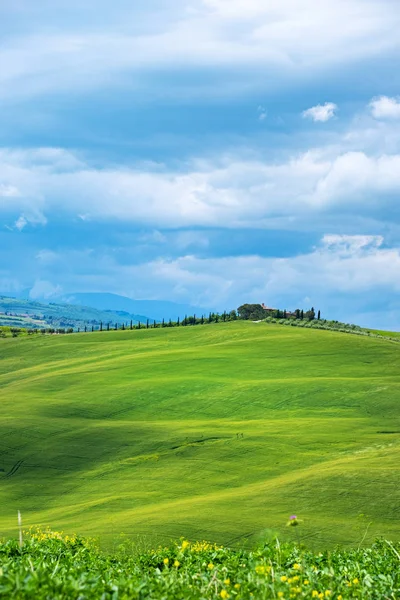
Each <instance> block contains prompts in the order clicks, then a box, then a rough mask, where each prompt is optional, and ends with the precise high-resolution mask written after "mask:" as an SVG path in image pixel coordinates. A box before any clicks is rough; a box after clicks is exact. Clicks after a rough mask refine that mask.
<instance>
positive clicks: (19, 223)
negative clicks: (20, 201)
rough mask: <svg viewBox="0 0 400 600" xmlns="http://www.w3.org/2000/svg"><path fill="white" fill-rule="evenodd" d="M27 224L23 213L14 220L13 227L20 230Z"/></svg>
mask: <svg viewBox="0 0 400 600" xmlns="http://www.w3.org/2000/svg"><path fill="white" fill-rule="evenodd" d="M27 224H28V221H27V220H26V219H25V217H24V215H20V216H19V217H18V219H17V220H16V221H15V224H14V227H15V228H16V229H18V231H22V230H23V229H24V227H26V225H27Z"/></svg>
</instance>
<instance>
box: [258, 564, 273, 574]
mask: <svg viewBox="0 0 400 600" xmlns="http://www.w3.org/2000/svg"><path fill="white" fill-rule="evenodd" d="M270 570H271V567H266V566H264V565H257V566H256V569H255V571H256V573H257V575H263V574H264V573H269V571H270Z"/></svg>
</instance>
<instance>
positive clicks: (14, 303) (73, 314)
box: [0, 296, 148, 328]
mask: <svg viewBox="0 0 400 600" xmlns="http://www.w3.org/2000/svg"><path fill="white" fill-rule="evenodd" d="M6 313H7V314H6ZM147 318H148V317H147V316H145V315H138V314H132V313H129V312H127V311H122V310H115V311H112V310H99V309H97V308H95V307H89V306H82V305H75V304H70V303H61V302H57V303H56V302H51V303H48V304H46V303H42V302H38V301H36V300H23V299H19V298H12V297H8V296H0V325H10V326H14V327H18V326H19V327H46V326H56V327H73V328H78V327H84V326H85V325H87V324H91V325H96V324H100V323H103V324H106V323H112V324H114V323H118V324H122V323H127V322H130V321H133V322H134V323H137V322H138V321H141V322H144V321H146V320H147Z"/></svg>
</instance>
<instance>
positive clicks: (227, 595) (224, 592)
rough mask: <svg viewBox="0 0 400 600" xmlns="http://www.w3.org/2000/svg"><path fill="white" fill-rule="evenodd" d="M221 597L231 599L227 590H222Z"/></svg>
mask: <svg viewBox="0 0 400 600" xmlns="http://www.w3.org/2000/svg"><path fill="white" fill-rule="evenodd" d="M220 596H221V598H229V594H228V592H227V591H226V590H222V591H221V593H220Z"/></svg>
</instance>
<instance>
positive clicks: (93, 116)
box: [0, 0, 400, 330]
mask: <svg viewBox="0 0 400 600" xmlns="http://www.w3.org/2000/svg"><path fill="white" fill-rule="evenodd" d="M399 30H400V4H399V2H398V0H334V1H333V0H268V2H267V1H266V0H174V2H173V3H170V2H168V3H167V2H166V1H165V0H164V1H161V0H147V1H146V2H145V3H142V2H132V0H129V1H128V0H116V1H115V2H113V3H110V2H106V1H105V0H96V1H94V0H79V1H78V0H68V2H67V1H66V0H57V1H56V2H54V0H35V2H32V0H13V2H12V3H11V2H2V1H1V0H0V39H1V45H0V293H3V294H9V295H18V294H19V293H21V291H22V290H26V289H29V290H30V292H29V293H30V297H31V298H34V299H45V300H48V301H49V300H50V301H51V299H52V298H55V297H60V296H63V295H64V294H65V295H68V294H71V293H74V292H75V293H76V292H112V293H116V294H121V295H124V296H128V297H130V298H134V299H160V300H172V301H175V302H182V303H190V304H192V305H194V306H198V307H207V308H213V309H216V310H224V309H227V310H230V309H232V308H235V307H237V306H239V305H240V304H242V303H244V302H257V303H258V302H265V303H266V304H267V305H270V306H274V307H280V308H282V309H284V308H286V309H287V310H289V309H295V308H298V307H299V308H305V309H306V308H309V307H311V306H314V307H315V308H316V309H320V310H321V312H322V315H323V316H325V317H327V318H333V319H339V320H344V321H346V322H354V323H358V324H361V325H365V326H369V327H377V328H386V329H397V330H399V329H400V297H399V291H400V202H399V200H400V69H399V68H398V66H399V59H400V37H399V35H398V32H399Z"/></svg>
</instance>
